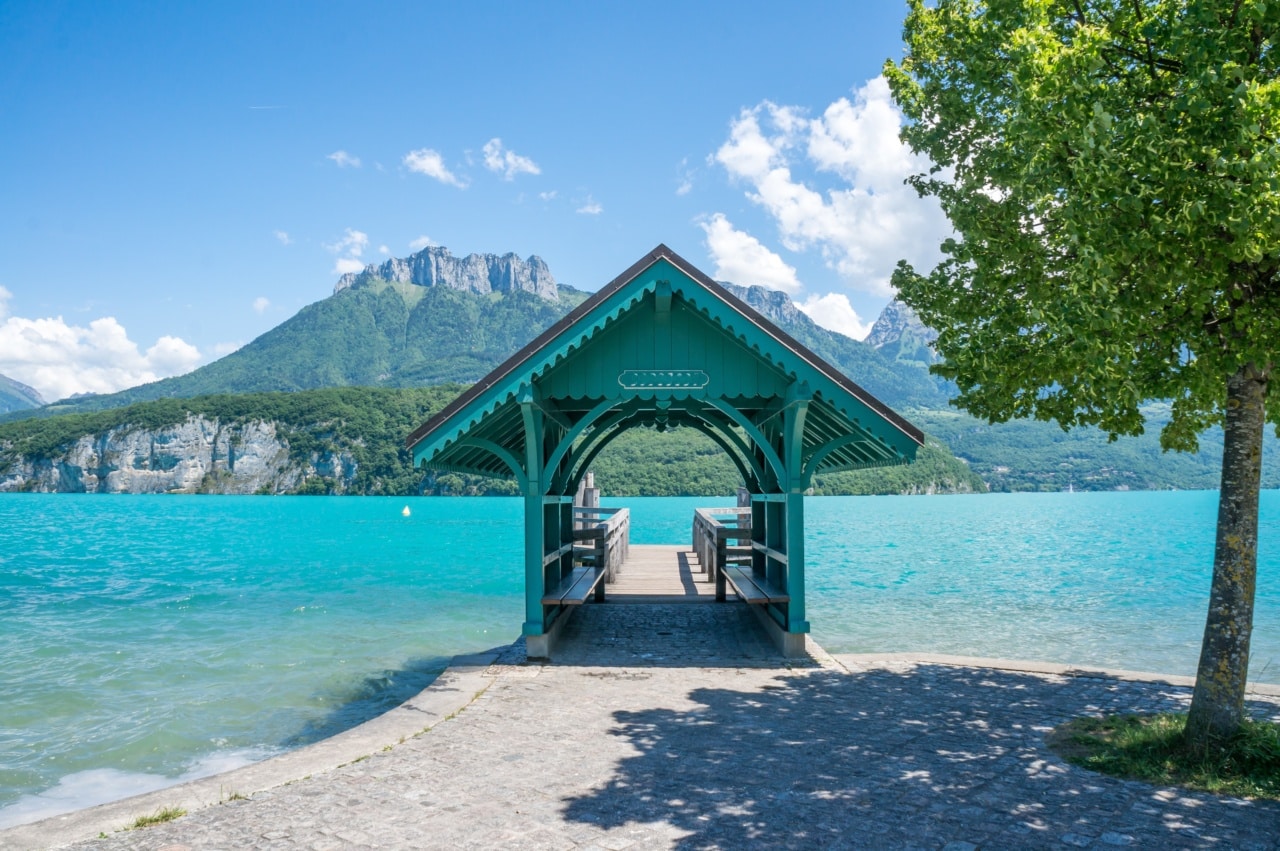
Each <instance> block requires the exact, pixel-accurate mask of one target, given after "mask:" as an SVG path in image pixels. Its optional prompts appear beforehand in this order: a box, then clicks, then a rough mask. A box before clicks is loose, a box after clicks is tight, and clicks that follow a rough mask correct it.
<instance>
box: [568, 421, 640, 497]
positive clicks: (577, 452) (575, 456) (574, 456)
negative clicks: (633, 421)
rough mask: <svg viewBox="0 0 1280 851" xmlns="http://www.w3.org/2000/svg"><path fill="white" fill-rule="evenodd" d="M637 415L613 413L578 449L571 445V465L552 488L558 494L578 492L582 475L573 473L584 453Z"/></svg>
mask: <svg viewBox="0 0 1280 851" xmlns="http://www.w3.org/2000/svg"><path fill="white" fill-rule="evenodd" d="M635 413H636V412H635V411H634V410H623V411H617V410H615V411H613V413H612V415H611V416H606V417H603V418H601V419H599V420H597V422H596V428H595V431H594V432H592V434H591V435H590V436H589V437H587V439H586V440H584V441H583V442H582V443H581V444H579V445H578V446H577V447H576V448H575V447H573V446H572V444H571V445H570V448H569V450H568V458H569V463H568V464H567V465H565V469H563V470H561V472H560V473H559V474H558V475H557V476H556V477H555V480H554V481H553V482H552V483H551V486H552V488H553V489H554V490H555V491H556V492H557V493H574V492H576V491H577V489H578V486H577V484H576V481H577V479H580V478H581V476H580V475H579V476H574V474H573V471H574V470H575V469H577V467H578V461H579V460H580V459H581V458H582V456H583V453H585V452H587V451H589V450H590V447H591V446H592V445H593V444H594V443H595V441H596V440H598V439H599V438H600V436H601V435H603V434H605V433H606V432H607V431H609V429H611V428H613V427H614V426H616V425H618V423H622V422H625V421H626V420H628V419H630V418H631V417H633V416H635ZM557 464H559V462H557ZM571 483H573V487H572V488H570V487H569V485H570V484H571Z"/></svg>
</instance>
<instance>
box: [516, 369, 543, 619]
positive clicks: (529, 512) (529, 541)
mask: <svg viewBox="0 0 1280 851" xmlns="http://www.w3.org/2000/svg"><path fill="white" fill-rule="evenodd" d="M518 401H519V403H520V412H521V415H522V416H523V419H524V449H525V459H524V469H525V476H524V479H523V482H522V490H523V491H524V629H523V632H524V634H525V636H539V635H542V634H543V632H544V631H545V629H546V618H545V616H544V615H543V612H542V595H543V594H545V593H547V589H546V576H545V572H544V571H543V569H542V559H543V557H544V556H545V555H546V551H547V548H546V542H547V539H546V528H547V526H546V516H545V513H544V510H543V503H542V492H543V482H542V454H543V452H542V449H543V447H542V443H543V418H542V412H541V411H540V410H538V408H537V406H536V405H534V403H533V391H532V389H531V388H529V387H528V386H527V385H526V386H524V387H521V389H520V394H519V397H518Z"/></svg>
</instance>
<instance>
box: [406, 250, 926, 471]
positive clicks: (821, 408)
mask: <svg viewBox="0 0 1280 851" xmlns="http://www.w3.org/2000/svg"><path fill="white" fill-rule="evenodd" d="M673 329H674V330H673ZM797 388H801V393H802V395H803V396H804V398H806V399H807V400H810V401H809V405H808V409H807V410H808V415H807V417H806V418H805V425H804V445H805V452H806V453H807V456H809V457H811V458H812V460H813V461H814V463H813V465H812V466H813V468H814V469H817V470H841V469H861V468H867V467H877V466H885V465H892V464H901V463H906V462H908V461H910V460H912V459H913V458H914V456H915V450H916V448H917V447H918V446H920V445H921V444H922V443H923V435H922V434H921V432H920V431H919V430H918V429H917V428H916V427H915V426H913V425H911V424H910V423H909V422H907V421H906V420H905V419H903V418H902V417H901V416H899V415H898V414H897V413H895V412H894V411H893V410H891V409H890V408H889V407H888V406H887V405H885V404H884V403H882V402H881V401H879V400H878V399H876V398H875V397H874V396H872V395H871V394H870V393H868V392H867V391H866V390H864V389H863V388H861V387H859V386H858V385H857V384H856V383H854V382H853V381H852V380H850V379H849V378H848V377H847V376H845V375H844V374H843V373H841V372H840V371H839V370H838V369H836V368H835V367H834V366H832V365H831V364H829V363H827V362H826V361H825V360H823V359H822V358H820V357H818V356H817V355H816V354H814V353H813V352H811V351H810V350H809V349H808V348H806V347H805V346H803V345H802V344H800V343H799V342H797V341H796V340H795V339H793V338H792V337H791V336H790V335H788V334H787V333H785V332H784V331H782V330H781V329H780V328H778V327H777V326H776V325H774V324H773V323H772V322H770V321H769V320H767V319H766V318H764V317H763V316H761V315H760V314H759V313H758V312H756V311H755V310H754V309H753V308H751V307H750V306H748V305H747V304H745V303H744V302H742V301H741V300H739V299H738V298H737V297H735V296H734V295H733V294H732V293H730V292H728V291H727V290H726V289H725V288H724V287H722V286H720V285H719V284H717V283H716V282H715V281H713V280H712V279H711V278H709V277H707V276H706V275H705V274H703V273H702V272H701V271H699V270H698V269H696V268H695V267H694V266H692V265H691V264H690V263H688V262H687V261H686V260H684V259H683V258H682V257H680V256H679V255H677V254H676V253H675V252H674V251H672V250H671V249H669V248H667V247H666V246H665V245H659V246H658V247H657V248H655V249H654V250H653V251H651V252H650V253H649V254H647V255H646V256H645V257H643V258H641V259H640V260H639V261H638V262H637V263H635V264H634V265H633V266H632V267H631V268H629V269H627V270H626V271H625V272H623V273H622V274H621V275H619V276H618V277H617V278H615V279H614V280H613V281H611V282H610V283H609V284H607V285H606V286H605V287H603V288H602V289H600V290H599V291H598V292H597V293H595V294H594V295H592V296H591V297H590V298H588V299H587V300H586V301H585V302H583V303H582V304H581V305H579V306H578V307H577V308H575V309H574V310H573V311H572V312H571V313H569V314H568V315H567V316H565V317H564V318H562V319H561V320H560V321H558V322H557V323H555V324H554V325H553V326H552V327H550V328H548V329H547V330H546V331H545V332H543V333H542V334H541V335H539V336H538V337H537V338H536V339H535V340H533V342H531V343H530V344H529V345H527V346H525V347H524V348H523V349H521V350H520V351H519V352H517V353H516V354H514V355H512V356H511V357H510V358H508V359H507V360H506V361H505V362H504V363H502V364H501V365H500V366H498V367H497V368H496V369H494V370H493V371H492V372H491V373H489V374H488V375H487V376H485V377H484V378H482V379H481V380H480V381H478V382H477V383H476V384H475V385H473V386H472V387H471V388H469V389H468V390H466V391H465V392H464V393H462V394H461V395H460V396H459V397H458V398H456V399H455V400H454V401H453V402H451V403H450V404H449V405H448V406H446V407H445V408H444V409H443V410H442V411H440V412H439V413H438V414H436V415H435V416H433V417H431V418H430V419H429V420H427V421H426V422H425V423H424V424H423V425H422V426H421V427H419V428H418V429H416V430H415V431H414V432H413V433H412V434H411V435H410V436H409V438H408V439H407V441H406V445H407V446H408V447H409V448H410V450H412V452H413V457H414V463H415V466H416V465H420V464H426V465H427V466H430V467H432V468H434V469H439V470H450V471H455V472H469V473H479V474H482V475H497V476H508V475H511V474H512V473H513V466H515V464H516V462H518V461H519V459H522V458H524V457H525V450H526V446H525V436H526V422H525V418H524V415H523V414H522V410H521V404H520V402H521V401H524V402H525V403H529V402H530V401H533V402H534V403H536V404H537V405H538V407H539V410H541V411H544V412H545V413H546V415H547V416H549V417H551V418H553V419H554V420H555V422H556V423H558V424H559V425H560V426H561V427H563V429H564V430H565V431H566V432H567V433H574V432H573V427H574V426H575V424H578V423H582V422H583V418H584V417H588V416H589V415H590V416H599V413H600V411H601V409H602V408H609V406H610V400H613V402H614V405H615V406H614V407H613V408H611V409H610V410H614V411H617V412H620V413H619V414H618V415H617V416H615V418H614V421H615V422H618V421H620V420H619V417H624V416H625V417H629V419H625V422H624V425H642V424H660V425H665V424H667V423H668V422H670V423H671V424H674V425H679V424H682V423H694V422H697V423H699V424H705V423H704V422H703V421H702V420H700V419H699V418H700V417H702V414H700V413H699V412H700V411H701V412H706V411H710V412H711V414H712V415H713V416H712V417H711V418H709V419H714V418H715V417H719V418H720V419H719V421H720V422H722V423H731V422H741V423H744V424H748V423H749V427H750V428H753V429H758V434H761V435H764V436H766V437H767V436H768V435H769V434H771V433H772V431H771V430H773V429H776V428H778V427H779V424H780V421H781V417H778V416H777V413H778V412H779V410H780V409H781V408H782V407H784V406H785V405H786V404H789V403H790V402H791V401H794V399H795V398H797V396H796V393H797ZM726 405H727V406H729V407H731V408H732V409H733V410H732V411H731V412H729V416H728V417H727V418H726V417H723V416H721V415H720V413H719V412H723V411H725V410H726ZM713 408H714V410H713ZM739 417H742V418H745V419H739ZM592 422H593V423H594V420H593V421H592ZM580 427H585V426H580ZM721 430H724V429H723V427H722V429H721Z"/></svg>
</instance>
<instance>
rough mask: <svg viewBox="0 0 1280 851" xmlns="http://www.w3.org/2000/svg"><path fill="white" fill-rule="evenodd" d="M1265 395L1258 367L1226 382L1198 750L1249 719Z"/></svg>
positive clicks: (1194, 727)
mask: <svg viewBox="0 0 1280 851" xmlns="http://www.w3.org/2000/svg"><path fill="white" fill-rule="evenodd" d="M1266 395H1267V376H1266V375H1265V374H1264V373H1262V372H1260V371H1259V370H1258V369H1257V368H1255V367H1254V366H1253V364H1248V365H1246V366H1244V367H1242V368H1241V369H1240V370H1239V371H1238V372H1236V373H1235V374H1234V375H1232V376H1231V377H1230V378H1228V379H1227V409H1226V423H1225V426H1224V435H1223V438H1224V439H1223V445H1222V487H1221V489H1220V491H1219V493H1218V537H1217V543H1216V545H1215V547H1214V554H1213V585H1212V588H1211V590H1210V592H1209V615H1208V617H1207V618H1206V620H1205V625H1204V642H1203V643H1202V644H1201V647H1200V665H1199V667H1198V668H1197V669H1196V687H1195V692H1194V694H1193V695H1192V698H1191V713H1190V715H1189V717H1188V718H1187V731H1186V742H1187V745H1188V746H1189V747H1190V748H1192V749H1193V750H1196V751H1199V752H1208V751H1210V750H1214V749H1217V748H1218V747H1220V746H1221V745H1222V744H1224V743H1225V742H1226V740H1227V739H1229V738H1230V737H1231V736H1232V735H1233V734H1234V733H1235V732H1236V731H1237V730H1239V729H1240V726H1241V723H1242V722H1243V721H1244V719H1245V713H1244V692H1245V683H1246V681H1247V678H1248V674H1249V639H1250V637H1251V636H1252V634H1253V592H1254V585H1255V582H1256V578H1257V570H1258V488H1259V485H1260V483H1261V478H1262V435H1263V429H1264V427H1265V422H1266V410H1265V407H1264V405H1265V402H1266Z"/></svg>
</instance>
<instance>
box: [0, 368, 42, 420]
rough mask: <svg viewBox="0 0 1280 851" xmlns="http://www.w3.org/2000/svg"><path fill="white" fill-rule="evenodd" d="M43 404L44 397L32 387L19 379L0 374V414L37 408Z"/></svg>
mask: <svg viewBox="0 0 1280 851" xmlns="http://www.w3.org/2000/svg"><path fill="white" fill-rule="evenodd" d="M44 404H45V401H44V399H43V398H42V397H41V396H40V394H39V393H38V392H36V389H35V388H34V387H28V386H27V385H25V384H23V383H22V382H21V381H15V380H14V379H12V378H9V377H8V376H5V375H0V414H2V413H8V412H9V411H21V410H25V409H27V408H39V407H41V406H43V405H44Z"/></svg>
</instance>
